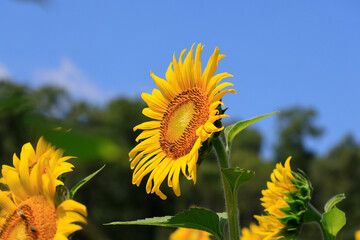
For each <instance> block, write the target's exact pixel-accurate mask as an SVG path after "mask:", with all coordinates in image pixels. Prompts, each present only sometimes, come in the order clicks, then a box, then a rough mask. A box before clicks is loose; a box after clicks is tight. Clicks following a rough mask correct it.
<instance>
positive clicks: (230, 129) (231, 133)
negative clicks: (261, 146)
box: [224, 111, 278, 152]
mask: <svg viewBox="0 0 360 240" xmlns="http://www.w3.org/2000/svg"><path fill="white" fill-rule="evenodd" d="M276 113H278V111H277V112H273V113H269V114H265V115H261V116H258V117H254V118H251V119H247V120H244V121H240V122H237V123H234V124H231V125H230V126H227V127H226V128H225V130H224V134H225V141H226V151H227V152H229V151H230V147H231V143H232V141H233V139H234V138H235V136H236V135H237V134H238V133H239V132H241V131H242V130H244V129H245V128H247V127H248V126H250V125H251V124H253V123H255V122H257V121H259V120H261V119H263V118H266V117H269V116H271V115H274V114H276Z"/></svg>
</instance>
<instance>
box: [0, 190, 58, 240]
mask: <svg viewBox="0 0 360 240" xmlns="http://www.w3.org/2000/svg"><path fill="white" fill-rule="evenodd" d="M56 220H57V216H56V212H55V207H54V206H53V205H51V204H50V203H49V202H47V201H46V199H45V198H44V197H43V196H36V197H31V198H29V199H27V200H26V201H24V202H23V203H21V204H20V205H19V206H18V208H17V209H16V210H15V211H14V212H13V213H11V214H10V215H9V216H8V217H7V219H6V222H5V223H4V225H3V226H2V227H1V229H0V240H9V239H11V240H52V239H54V237H55V234H56V229H57V226H56Z"/></svg>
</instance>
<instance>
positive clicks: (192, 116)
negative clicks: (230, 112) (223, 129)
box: [160, 88, 209, 160]
mask: <svg viewBox="0 0 360 240" xmlns="http://www.w3.org/2000/svg"><path fill="white" fill-rule="evenodd" d="M208 117H209V104H208V99H207V97H206V95H205V94H203V93H202V92H201V91H200V90H199V89H197V88H193V89H190V90H186V91H184V92H182V93H180V94H178V95H177V96H176V97H175V98H174V99H173V100H172V101H171V102H170V104H169V106H168V109H167V111H166V112H165V114H164V117H163V119H162V122H161V126H160V146H161V148H162V150H163V151H164V152H165V153H166V155H167V157H170V158H172V159H174V160H176V159H178V158H180V157H182V156H184V155H186V154H188V153H189V152H190V151H191V149H192V147H193V145H194V143H195V142H196V139H197V136H196V130H197V129H198V128H199V127H200V126H201V125H203V124H205V123H206V121H207V119H208Z"/></svg>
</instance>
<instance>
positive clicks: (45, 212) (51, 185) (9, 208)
mask: <svg viewBox="0 0 360 240" xmlns="http://www.w3.org/2000/svg"><path fill="white" fill-rule="evenodd" d="M62 155H63V151H62V150H60V149H55V147H53V146H52V145H51V144H49V143H47V142H46V141H45V140H44V139H43V138H40V140H39V142H38V144H37V147H36V151H35V150H34V149H33V147H32V146H31V144H30V143H27V144H25V145H24V146H23V147H22V150H21V153H20V159H19V158H18V157H17V156H16V155H15V154H14V157H13V164H14V167H10V166H6V165H3V166H2V175H3V178H2V179H1V182H2V183H3V184H5V185H7V187H8V191H0V209H1V211H0V226H1V227H0V240H5V239H21V240H24V239H26V240H40V239H41V240H52V239H55V240H66V239H68V238H67V237H68V236H69V235H70V234H71V233H73V232H75V231H77V230H80V229H81V226H80V225H78V224H75V223H86V220H85V216H86V214H87V212H86V207H85V206H84V205H82V204H80V203H78V202H76V201H74V200H71V199H67V200H64V201H63V202H61V203H60V204H59V205H58V204H57V203H56V202H55V199H56V196H55V195H56V187H57V186H59V185H63V182H62V181H60V180H59V179H58V178H59V176H60V175H61V174H63V173H65V172H69V171H72V168H73V165H72V164H70V163H68V162H66V161H67V160H68V159H70V158H72V157H63V156H62Z"/></svg>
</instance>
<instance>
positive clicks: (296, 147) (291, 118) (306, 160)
mask: <svg viewBox="0 0 360 240" xmlns="http://www.w3.org/2000/svg"><path fill="white" fill-rule="evenodd" d="M315 117H316V111H315V110H314V109H309V108H303V107H293V108H289V109H285V110H282V111H280V113H279V114H277V128H278V131H277V132H278V140H277V141H276V144H275V146H274V154H275V161H276V162H284V161H285V160H286V158H288V157H289V156H292V157H293V159H295V161H293V165H294V169H296V168H300V169H302V170H303V171H305V172H307V170H308V167H309V165H310V164H311V161H312V160H314V155H315V154H314V152H313V151H312V150H311V149H309V148H308V147H307V146H306V144H305V143H306V140H308V139H310V138H315V137H320V136H321V135H322V133H323V130H322V128H320V127H318V126H316V125H315V124H314V120H315Z"/></svg>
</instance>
